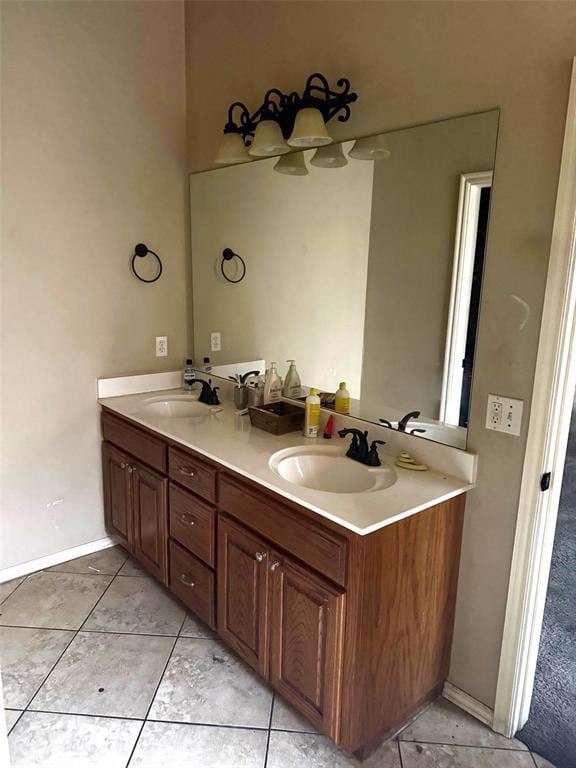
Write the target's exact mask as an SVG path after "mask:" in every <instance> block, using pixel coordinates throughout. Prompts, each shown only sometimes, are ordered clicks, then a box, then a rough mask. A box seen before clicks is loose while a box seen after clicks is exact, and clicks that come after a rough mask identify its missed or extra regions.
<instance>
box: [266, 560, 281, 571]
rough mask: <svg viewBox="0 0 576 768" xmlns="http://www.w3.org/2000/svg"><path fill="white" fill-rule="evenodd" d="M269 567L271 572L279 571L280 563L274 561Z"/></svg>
mask: <svg viewBox="0 0 576 768" xmlns="http://www.w3.org/2000/svg"><path fill="white" fill-rule="evenodd" d="M268 567H269V568H270V570H271V571H277V570H278V568H280V563H279V562H278V560H272V562H271V563H270V565H269V566H268Z"/></svg>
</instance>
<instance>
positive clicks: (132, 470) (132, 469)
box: [128, 466, 136, 475]
mask: <svg viewBox="0 0 576 768" xmlns="http://www.w3.org/2000/svg"><path fill="white" fill-rule="evenodd" d="M135 469H136V467H130V466H129V467H128V473H129V474H130V475H131V474H132V472H134V470H135Z"/></svg>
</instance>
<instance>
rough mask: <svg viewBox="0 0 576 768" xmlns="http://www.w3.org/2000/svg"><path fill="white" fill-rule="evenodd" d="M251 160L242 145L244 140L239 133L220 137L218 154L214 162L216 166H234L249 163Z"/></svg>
mask: <svg viewBox="0 0 576 768" xmlns="http://www.w3.org/2000/svg"><path fill="white" fill-rule="evenodd" d="M251 160H252V158H251V157H250V155H249V154H248V150H247V149H246V146H245V145H244V140H243V139H242V136H240V134H239V133H225V134H224V136H222V141H221V142H220V147H219V148H218V154H217V155H216V157H215V158H214V162H215V163H217V164H218V165H234V164H235V163H249V162H250V161H251Z"/></svg>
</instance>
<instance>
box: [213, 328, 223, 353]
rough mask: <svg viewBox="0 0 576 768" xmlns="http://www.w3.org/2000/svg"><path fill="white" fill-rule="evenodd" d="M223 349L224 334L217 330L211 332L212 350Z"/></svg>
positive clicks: (218, 350)
mask: <svg viewBox="0 0 576 768" xmlns="http://www.w3.org/2000/svg"><path fill="white" fill-rule="evenodd" d="M221 349H222V334H221V333H220V331H215V332H214V333H211V334H210V352H220V351H221Z"/></svg>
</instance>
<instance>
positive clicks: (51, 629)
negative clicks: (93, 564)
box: [0, 617, 208, 640]
mask: <svg viewBox="0 0 576 768" xmlns="http://www.w3.org/2000/svg"><path fill="white" fill-rule="evenodd" d="M88 618H89V617H87V619H88ZM87 619H86V621H87ZM0 627H2V628H4V629H34V630H37V629H41V630H46V631H47V632H92V633H94V634H99V635H130V636H132V637H173V638H178V637H179V635H171V634H170V635H161V634H158V633H156V632H122V631H121V630H118V629H88V628H87V627H86V628H84V627H80V629H70V628H67V629H64V628H63V627H28V626H26V625H22V624H1V623H0ZM183 637H185V636H184V635H183ZM189 639H190V640H207V639H208V638H205V637H191V638H189Z"/></svg>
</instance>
